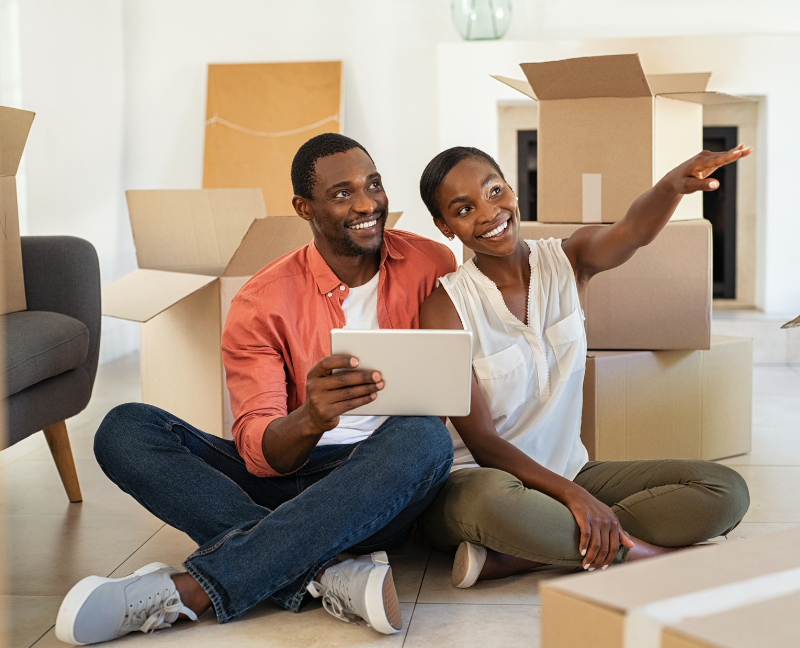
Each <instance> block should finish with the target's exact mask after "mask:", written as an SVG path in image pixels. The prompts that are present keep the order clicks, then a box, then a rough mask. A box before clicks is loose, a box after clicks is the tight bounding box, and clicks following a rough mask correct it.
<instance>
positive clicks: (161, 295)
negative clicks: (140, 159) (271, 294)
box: [102, 189, 400, 438]
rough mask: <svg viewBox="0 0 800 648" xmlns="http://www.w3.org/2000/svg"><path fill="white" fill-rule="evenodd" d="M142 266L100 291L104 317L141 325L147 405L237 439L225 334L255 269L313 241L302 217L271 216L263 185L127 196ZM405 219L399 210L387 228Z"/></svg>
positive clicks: (143, 192)
mask: <svg viewBox="0 0 800 648" xmlns="http://www.w3.org/2000/svg"><path fill="white" fill-rule="evenodd" d="M126 195H127V199H128V211H129V213H130V219H131V227H132V229H133V241H134V244H135V246H136V259H137V263H138V266H139V268H138V270H134V271H133V272H132V273H130V274H129V275H126V276H125V277H123V278H122V279H119V280H118V281H115V282H114V283H112V284H111V285H109V286H106V287H105V288H103V296H102V298H103V299H102V302H103V315H108V316H110V317H118V318H121V319H126V320H131V321H134V322H140V323H141V351H140V362H141V377H142V401H143V402H145V403H150V404H151V405H156V406H158V407H161V408H162V409H165V410H166V411H168V412H170V413H171V414H174V415H175V416H178V417H180V418H182V419H185V420H186V421H187V422H189V423H191V424H192V425H194V426H196V427H198V428H200V429H201V430H203V431H204V432H208V433H210V434H215V435H217V436H225V437H227V438H230V431H231V426H232V425H233V415H232V413H231V409H230V398H229V397H228V390H227V387H226V385H225V375H224V369H223V366H222V352H221V336H222V327H223V325H224V323H225V317H226V316H227V314H228V308H229V306H230V303H231V300H232V299H233V297H234V296H235V295H236V293H237V292H238V291H239V289H240V288H241V287H242V286H243V285H244V284H245V283H246V282H247V280H248V279H250V277H252V276H253V275H254V274H255V273H256V272H258V271H259V270H261V268H263V267H264V266H265V265H267V264H269V263H271V262H272V261H274V260H275V259H277V258H278V257H280V256H282V255H284V254H286V253H288V252H291V251H292V250H295V249H297V248H299V247H302V246H303V245H306V244H307V243H309V242H310V241H311V238H312V236H311V230H310V227H309V225H308V223H307V222H306V221H304V220H303V219H301V218H300V217H298V216H269V217H268V216H267V215H266V212H265V209H264V201H263V199H262V194H261V190H260V189H198V190H175V191H128V192H127V194H126ZM399 217H400V214H399V213H392V214H390V215H389V219H388V220H387V227H391V226H393V225H394V224H395V223H396V222H397V219H398V218H399Z"/></svg>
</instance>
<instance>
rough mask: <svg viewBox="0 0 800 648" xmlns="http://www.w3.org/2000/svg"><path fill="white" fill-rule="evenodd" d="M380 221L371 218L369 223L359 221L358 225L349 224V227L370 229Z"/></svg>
mask: <svg viewBox="0 0 800 648" xmlns="http://www.w3.org/2000/svg"><path fill="white" fill-rule="evenodd" d="M377 223H378V221H377V219H376V220H371V221H369V222H367V223H359V224H358V225H348V229H368V228H370V227H374V226H375V225H376V224H377Z"/></svg>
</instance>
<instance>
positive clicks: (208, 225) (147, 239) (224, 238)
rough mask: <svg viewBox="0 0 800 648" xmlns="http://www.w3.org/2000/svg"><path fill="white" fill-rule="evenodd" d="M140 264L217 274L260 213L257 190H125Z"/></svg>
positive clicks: (262, 212) (226, 263)
mask: <svg viewBox="0 0 800 648" xmlns="http://www.w3.org/2000/svg"><path fill="white" fill-rule="evenodd" d="M126 196H127V198H128V211H129V212H130V217H131V228H132V229H133V240H134V244H135V245H136V258H137V261H138V263H139V267H140V268H144V269H150V270H169V271H172V272H188V273H194V274H204V275H211V276H214V277H219V276H221V275H222V273H223V272H224V271H225V268H226V266H227V265H228V263H229V262H230V260H231V258H232V257H233V254H234V252H236V250H237V248H238V247H239V245H240V243H241V242H242V238H244V235H245V234H246V233H247V230H248V228H249V227H250V224H251V223H252V222H253V221H254V220H255V219H257V218H264V217H265V216H266V210H265V209H264V199H263V196H262V194H261V191H260V190H259V189H189V190H155V191H128V192H126Z"/></svg>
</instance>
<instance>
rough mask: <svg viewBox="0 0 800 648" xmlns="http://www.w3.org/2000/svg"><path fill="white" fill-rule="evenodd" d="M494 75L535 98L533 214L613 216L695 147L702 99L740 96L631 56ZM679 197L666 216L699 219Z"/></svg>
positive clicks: (694, 201) (572, 218)
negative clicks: (655, 71) (651, 68)
mask: <svg viewBox="0 0 800 648" xmlns="http://www.w3.org/2000/svg"><path fill="white" fill-rule="evenodd" d="M521 67H522V71H523V72H524V73H525V76H526V77H527V82H526V81H521V80H517V79H508V78H506V77H500V76H495V77H494V78H495V79H497V80H499V81H501V82H503V83H505V84H507V85H509V86H511V87H512V88H514V89H515V90H518V91H519V92H521V93H523V94H525V95H526V96H528V97H530V98H531V99H534V100H536V101H538V102H539V134H538V144H537V146H538V162H539V167H538V168H539V173H538V201H539V203H538V218H539V220H540V221H542V222H548V223H613V222H616V221H618V220H620V219H621V218H622V217H623V216H624V215H625V213H626V212H627V211H628V207H630V205H631V203H632V202H633V201H634V200H635V199H636V198H637V197H638V196H640V195H641V194H643V193H644V192H645V191H647V190H648V189H650V188H651V187H652V186H653V185H654V184H655V183H656V182H657V181H658V180H659V179H661V178H662V177H663V176H664V175H666V173H667V172H668V171H670V170H671V169H673V168H675V167H676V166H678V165H679V164H680V163H681V162H684V161H685V160H688V159H689V158H690V157H692V156H694V155H697V154H698V153H699V152H700V151H701V150H702V149H703V105H704V104H719V103H737V102H742V101H750V99H745V98H742V97H734V96H731V95H726V94H722V93H719V92H707V91H706V85H707V83H708V79H709V77H710V76H711V73H710V72H709V73H695V74H659V75H650V76H645V74H644V71H643V70H642V66H641V63H640V61H639V55H638V54H622V55H612V56H591V57H585V58H575V59H567V60H564V61H549V62H545V63H523V64H521ZM702 216H703V198H702V193H701V192H698V193H696V194H692V195H690V196H685V197H684V199H683V200H682V201H681V204H680V206H679V207H678V209H677V210H676V211H675V214H674V215H673V217H672V218H673V220H686V219H696V218H702Z"/></svg>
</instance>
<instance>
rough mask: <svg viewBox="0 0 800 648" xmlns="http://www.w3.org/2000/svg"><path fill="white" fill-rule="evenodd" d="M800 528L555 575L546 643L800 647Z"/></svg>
mask: <svg viewBox="0 0 800 648" xmlns="http://www.w3.org/2000/svg"><path fill="white" fill-rule="evenodd" d="M798 544H800V528H796V529H789V530H787V531H781V532H778V533H772V534H769V535H764V536H760V537H757V538H751V539H747V540H729V541H725V542H723V543H722V544H720V545H715V546H710V547H703V548H697V549H692V550H688V551H680V552H677V553H674V554H671V555H668V556H665V557H663V558H654V559H651V560H644V561H641V562H637V563H631V564H628V565H626V566H624V567H614V568H611V569H609V570H608V571H598V572H593V573H591V574H580V575H574V576H567V577H564V578H557V579H553V580H550V581H546V582H545V583H543V584H542V586H541V589H540V596H541V606H542V607H541V621H542V648H585V647H586V646H591V647H592V648H773V647H774V648H788V647H789V646H800V624H798V622H797V612H798V610H800V554H798V552H797V546H798Z"/></svg>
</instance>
